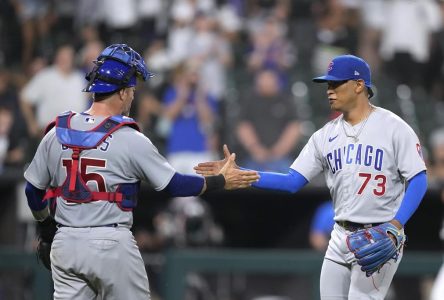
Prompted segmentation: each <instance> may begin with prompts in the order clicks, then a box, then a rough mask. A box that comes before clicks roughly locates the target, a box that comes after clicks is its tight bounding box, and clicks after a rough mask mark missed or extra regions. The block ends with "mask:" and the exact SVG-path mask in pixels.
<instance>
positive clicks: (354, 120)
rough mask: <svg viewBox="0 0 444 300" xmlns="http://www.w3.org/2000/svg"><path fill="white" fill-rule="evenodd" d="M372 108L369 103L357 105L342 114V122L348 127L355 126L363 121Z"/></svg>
mask: <svg viewBox="0 0 444 300" xmlns="http://www.w3.org/2000/svg"><path fill="white" fill-rule="evenodd" d="M373 109H374V106H373V105H372V104H371V103H370V102H366V103H365V104H363V105H357V106H356V107H354V108H353V109H351V110H349V111H345V112H343V115H344V117H343V118H344V121H346V122H347V123H349V124H350V125H356V124H358V123H360V122H362V121H364V120H365V119H366V118H367V117H368V116H369V115H370V113H371V112H372V110H373Z"/></svg>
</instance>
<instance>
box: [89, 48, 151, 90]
mask: <svg viewBox="0 0 444 300" xmlns="http://www.w3.org/2000/svg"><path fill="white" fill-rule="evenodd" d="M94 64H95V66H94V68H93V70H92V71H91V72H89V73H88V74H87V75H86V76H85V78H86V79H87V80H88V85H87V86H86V87H85V88H84V89H83V91H84V92H93V93H111V92H115V91H117V90H120V89H122V88H125V87H132V86H135V85H136V83H137V78H139V79H142V80H143V81H146V80H147V78H150V77H153V76H154V75H153V74H152V73H150V72H149V71H148V69H147V67H146V65H145V61H144V60H143V58H142V57H141V56H140V54H139V53H137V52H136V51H134V50H133V49H132V48H131V47H129V46H128V45H126V44H113V45H110V46H108V47H107V48H105V50H103V51H102V53H100V55H99V57H97V60H95V61H94Z"/></svg>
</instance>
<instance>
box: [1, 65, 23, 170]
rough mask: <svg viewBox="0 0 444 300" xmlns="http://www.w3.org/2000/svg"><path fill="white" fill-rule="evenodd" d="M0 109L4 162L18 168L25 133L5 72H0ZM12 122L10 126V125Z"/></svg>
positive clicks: (13, 88)
mask: <svg viewBox="0 0 444 300" xmlns="http://www.w3.org/2000/svg"><path fill="white" fill-rule="evenodd" d="M0 109H1V114H2V132H1V134H0V135H1V139H2V140H3V142H2V144H3V145H6V141H7V145H8V148H7V155H6V157H5V158H4V162H5V163H6V164H9V165H16V166H20V165H22V164H23V160H24V147H25V146H26V140H27V133H26V125H25V124H24V120H23V116H22V114H21V111H20V107H19V102H18V95H17V90H16V88H15V84H14V83H13V81H12V80H11V74H10V73H9V72H8V71H7V70H0ZM10 122H12V124H10Z"/></svg>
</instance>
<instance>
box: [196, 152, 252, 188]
mask: <svg viewBox="0 0 444 300" xmlns="http://www.w3.org/2000/svg"><path fill="white" fill-rule="evenodd" d="M223 151H224V159H222V160H217V161H209V162H203V163H199V164H198V165H197V166H195V167H194V170H195V171H196V173H197V174H199V175H202V176H217V175H223V177H224V178H225V186H224V188H225V189H226V190H234V189H241V188H247V187H250V186H251V185H252V184H253V183H255V182H257V181H259V178H260V176H259V173H258V172H257V171H252V170H242V169H241V168H239V166H238V165H237V164H236V154H235V153H230V151H229V150H228V147H227V145H224V146H223Z"/></svg>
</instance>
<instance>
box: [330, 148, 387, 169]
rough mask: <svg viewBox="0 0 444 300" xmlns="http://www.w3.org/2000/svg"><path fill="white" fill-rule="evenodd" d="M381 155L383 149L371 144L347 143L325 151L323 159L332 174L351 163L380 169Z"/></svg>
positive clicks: (382, 155) (382, 154)
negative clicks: (327, 151)
mask: <svg viewBox="0 0 444 300" xmlns="http://www.w3.org/2000/svg"><path fill="white" fill-rule="evenodd" d="M383 157H384V150H382V149H379V148H375V147H373V146H372V145H363V144H348V145H346V146H344V147H341V148H337V149H334V150H332V151H331V152H329V153H327V155H326V156H325V160H326V162H327V164H328V167H329V168H330V170H331V172H332V174H335V173H336V172H337V171H339V170H341V169H342V168H343V166H345V165H351V164H355V165H362V166H367V167H373V168H374V169H375V170H377V171H381V169H382V162H383Z"/></svg>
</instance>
